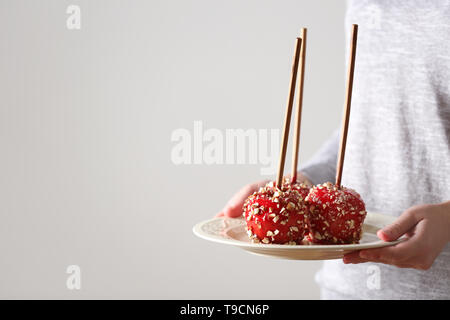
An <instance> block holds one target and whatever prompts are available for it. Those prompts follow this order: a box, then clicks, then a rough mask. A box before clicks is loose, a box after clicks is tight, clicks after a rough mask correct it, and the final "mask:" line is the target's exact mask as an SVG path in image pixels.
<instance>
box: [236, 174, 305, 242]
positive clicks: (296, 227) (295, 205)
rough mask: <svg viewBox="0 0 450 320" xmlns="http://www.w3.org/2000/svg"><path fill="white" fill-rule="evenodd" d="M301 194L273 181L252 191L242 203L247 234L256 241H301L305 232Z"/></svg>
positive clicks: (303, 204)
mask: <svg viewBox="0 0 450 320" xmlns="http://www.w3.org/2000/svg"><path fill="white" fill-rule="evenodd" d="M304 198H305V197H304V196H303V195H301V194H300V192H299V191H298V190H296V188H292V187H291V186H290V185H287V184H283V186H282V187H281V189H279V188H277V187H276V186H275V183H274V182H270V183H268V184H267V185H266V186H264V187H262V188H260V189H259V191H257V192H254V193H253V194H252V195H251V196H250V197H248V198H247V200H246V201H245V203H244V208H243V210H244V217H245V220H246V222H247V233H248V235H249V237H250V238H251V239H252V240H253V241H255V242H260V241H261V242H262V243H266V244H267V243H277V244H300V243H301V241H302V240H303V236H304V235H305V233H306V230H307V229H306V225H305V213H306V212H307V206H306V203H305V201H304Z"/></svg>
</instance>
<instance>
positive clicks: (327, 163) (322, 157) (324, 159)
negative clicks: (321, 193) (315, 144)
mask: <svg viewBox="0 0 450 320" xmlns="http://www.w3.org/2000/svg"><path fill="white" fill-rule="evenodd" d="M338 149H339V131H338V130H336V131H335V132H334V133H333V134H332V135H331V137H330V138H328V140H327V141H326V142H325V143H324V144H323V145H322V147H321V148H320V149H319V151H317V152H316V153H315V154H314V155H313V157H312V158H311V159H310V160H309V161H308V162H307V163H305V165H304V166H302V167H301V168H300V172H301V173H302V174H303V175H304V176H305V177H306V178H308V180H309V181H311V183H313V184H314V185H316V184H320V183H325V182H328V181H331V182H333V181H334V180H335V176H336V166H337V155H338Z"/></svg>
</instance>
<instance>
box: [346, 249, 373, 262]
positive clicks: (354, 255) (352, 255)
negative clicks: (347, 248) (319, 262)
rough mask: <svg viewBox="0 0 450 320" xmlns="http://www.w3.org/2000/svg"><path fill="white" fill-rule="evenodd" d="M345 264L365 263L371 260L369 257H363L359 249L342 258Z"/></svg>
mask: <svg viewBox="0 0 450 320" xmlns="http://www.w3.org/2000/svg"><path fill="white" fill-rule="evenodd" d="M342 260H343V262H344V263H345V264H350V263H351V264H357V263H364V262H369V260H367V259H363V258H361V257H360V256H359V251H354V252H350V253H348V254H346V255H345V256H344V258H343V259H342Z"/></svg>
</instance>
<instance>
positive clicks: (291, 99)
mask: <svg viewBox="0 0 450 320" xmlns="http://www.w3.org/2000/svg"><path fill="white" fill-rule="evenodd" d="M301 46H302V39H301V38H297V40H296V43H295V53H294V60H293V63H292V71H291V81H290V83H289V96H288V101H287V107H286V114H285V118H284V128H283V137H282V140H281V151H280V158H279V162H278V174H277V180H276V186H277V187H278V188H280V189H281V184H282V182H283V171H284V163H285V160H286V149H287V144H288V138H289V128H290V122H291V115H292V105H293V103H294V96H295V82H296V80H297V69H298V61H299V56H300V49H301Z"/></svg>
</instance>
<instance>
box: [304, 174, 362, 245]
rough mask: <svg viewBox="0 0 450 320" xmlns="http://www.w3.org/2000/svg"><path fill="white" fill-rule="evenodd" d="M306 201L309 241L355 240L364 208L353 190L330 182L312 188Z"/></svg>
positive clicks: (335, 242)
mask: <svg viewBox="0 0 450 320" xmlns="http://www.w3.org/2000/svg"><path fill="white" fill-rule="evenodd" d="M306 201H307V202H308V203H309V205H310V208H309V212H308V214H307V217H306V218H307V222H308V227H309V236H308V238H309V240H310V241H312V242H313V243H321V244H350V243H358V242H359V240H360V239H361V235H362V225H363V222H364V219H365V217H366V214H367V213H366V208H365V205H364V202H363V200H362V199H361V196H360V195H359V194H358V193H357V192H356V191H355V190H353V189H349V188H345V187H342V186H341V187H340V188H339V187H338V186H336V185H334V184H332V183H329V182H328V183H324V184H322V185H318V186H315V187H313V188H311V190H310V192H309V194H308V196H307V197H306Z"/></svg>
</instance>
